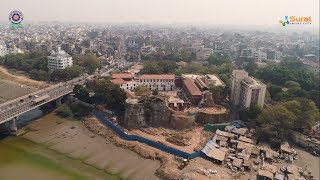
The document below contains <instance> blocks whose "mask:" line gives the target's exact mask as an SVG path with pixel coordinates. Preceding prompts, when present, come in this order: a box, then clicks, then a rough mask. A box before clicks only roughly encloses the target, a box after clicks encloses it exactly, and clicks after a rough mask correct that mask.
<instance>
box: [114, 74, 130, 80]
mask: <svg viewBox="0 0 320 180" xmlns="http://www.w3.org/2000/svg"><path fill="white" fill-rule="evenodd" d="M132 78H133V75H132V74H130V73H115V74H112V79H132Z"/></svg>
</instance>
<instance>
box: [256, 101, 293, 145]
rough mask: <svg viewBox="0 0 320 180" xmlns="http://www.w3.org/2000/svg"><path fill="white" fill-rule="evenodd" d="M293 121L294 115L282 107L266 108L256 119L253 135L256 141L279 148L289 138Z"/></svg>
mask: <svg viewBox="0 0 320 180" xmlns="http://www.w3.org/2000/svg"><path fill="white" fill-rule="evenodd" d="M294 120H295V115H294V113H292V112H290V111H289V110H288V109H287V108H286V107H284V106H283V105H280V104H279V105H275V106H271V107H267V108H265V109H264V110H263V111H262V113H261V114H260V115H259V116H258V118H257V124H258V127H257V128H256V131H255V135H256V137H258V139H260V140H262V141H268V142H270V143H271V144H272V146H277V147H279V146H280V145H281V143H282V142H284V141H285V140H286V139H287V137H289V134H290V129H291V128H293V125H294Z"/></svg>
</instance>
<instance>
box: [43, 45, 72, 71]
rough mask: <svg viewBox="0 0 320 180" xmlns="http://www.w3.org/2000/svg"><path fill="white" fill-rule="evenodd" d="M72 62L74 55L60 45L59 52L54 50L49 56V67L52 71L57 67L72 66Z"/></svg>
mask: <svg viewBox="0 0 320 180" xmlns="http://www.w3.org/2000/svg"><path fill="white" fill-rule="evenodd" d="M72 64H73V61H72V57H71V56H70V55H69V54H67V53H66V52H65V51H63V50H61V48H60V47H58V51H57V52H53V53H51V55H50V56H48V68H49V70H50V71H53V70H55V69H65V68H66V67H69V66H72Z"/></svg>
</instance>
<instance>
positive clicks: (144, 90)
mask: <svg viewBox="0 0 320 180" xmlns="http://www.w3.org/2000/svg"><path fill="white" fill-rule="evenodd" d="M134 91H135V93H136V95H137V96H148V95H149V94H150V93H151V90H150V89H149V88H148V87H147V86H144V85H140V86H137V87H136V88H135V90H134Z"/></svg>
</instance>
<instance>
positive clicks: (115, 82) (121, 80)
mask: <svg viewBox="0 0 320 180" xmlns="http://www.w3.org/2000/svg"><path fill="white" fill-rule="evenodd" d="M111 82H112V83H113V84H117V85H121V84H125V83H126V81H125V80H123V79H119V78H118V79H112V80H111Z"/></svg>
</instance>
